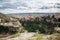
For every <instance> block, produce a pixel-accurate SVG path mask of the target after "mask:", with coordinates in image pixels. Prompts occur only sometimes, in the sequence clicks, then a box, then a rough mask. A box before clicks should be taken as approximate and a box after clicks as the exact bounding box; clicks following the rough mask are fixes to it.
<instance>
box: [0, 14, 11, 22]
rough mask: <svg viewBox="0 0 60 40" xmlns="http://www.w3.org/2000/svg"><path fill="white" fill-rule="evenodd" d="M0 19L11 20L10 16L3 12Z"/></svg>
mask: <svg viewBox="0 0 60 40" xmlns="http://www.w3.org/2000/svg"><path fill="white" fill-rule="evenodd" d="M0 19H1V20H4V21H10V18H9V16H8V15H6V14H3V13H0Z"/></svg>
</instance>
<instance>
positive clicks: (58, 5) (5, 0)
mask: <svg viewBox="0 0 60 40" xmlns="http://www.w3.org/2000/svg"><path fill="white" fill-rule="evenodd" d="M0 12H2V13H29V12H31V13H32V12H40V13H56V12H60V0H0Z"/></svg>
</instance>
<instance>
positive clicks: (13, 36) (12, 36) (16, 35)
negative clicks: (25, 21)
mask: <svg viewBox="0 0 60 40" xmlns="http://www.w3.org/2000/svg"><path fill="white" fill-rule="evenodd" d="M18 36H20V33H19V32H18V33H16V34H13V35H11V36H10V38H15V37H18Z"/></svg>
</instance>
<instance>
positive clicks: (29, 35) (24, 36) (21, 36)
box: [7, 33, 35, 40]
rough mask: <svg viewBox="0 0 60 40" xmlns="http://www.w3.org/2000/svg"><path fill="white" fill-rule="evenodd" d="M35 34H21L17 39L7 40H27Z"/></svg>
mask: <svg viewBox="0 0 60 40" xmlns="http://www.w3.org/2000/svg"><path fill="white" fill-rule="evenodd" d="M34 34H35V33H21V35H20V36H19V37H16V38H10V39H7V40H27V38H30V37H32V36H33V35H34Z"/></svg>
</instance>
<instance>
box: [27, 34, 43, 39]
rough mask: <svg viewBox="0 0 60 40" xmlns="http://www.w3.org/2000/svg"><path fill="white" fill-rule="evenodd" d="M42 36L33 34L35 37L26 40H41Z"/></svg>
mask: <svg viewBox="0 0 60 40" xmlns="http://www.w3.org/2000/svg"><path fill="white" fill-rule="evenodd" d="M43 36H44V34H39V33H35V35H34V36H32V37H31V38H29V39H28V40H43Z"/></svg>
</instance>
